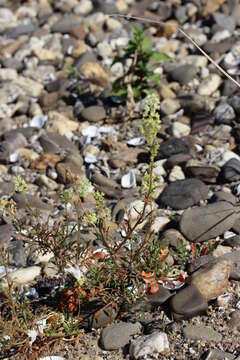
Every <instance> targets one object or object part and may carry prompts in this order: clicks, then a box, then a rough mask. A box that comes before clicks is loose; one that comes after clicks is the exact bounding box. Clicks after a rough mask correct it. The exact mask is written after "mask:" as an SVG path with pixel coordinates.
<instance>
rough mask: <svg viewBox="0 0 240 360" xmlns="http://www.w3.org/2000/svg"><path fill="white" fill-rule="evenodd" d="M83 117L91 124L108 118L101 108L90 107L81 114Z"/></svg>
mask: <svg viewBox="0 0 240 360" xmlns="http://www.w3.org/2000/svg"><path fill="white" fill-rule="evenodd" d="M81 117H82V118H83V119H84V120H86V121H89V122H98V121H101V120H103V119H105V117H106V112H105V110H104V108H103V107H101V106H96V105H93V106H89V107H87V108H85V109H83V111H82V112H81Z"/></svg>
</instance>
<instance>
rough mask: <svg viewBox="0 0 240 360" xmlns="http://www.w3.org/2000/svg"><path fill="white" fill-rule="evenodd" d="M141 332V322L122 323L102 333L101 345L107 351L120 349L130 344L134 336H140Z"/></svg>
mask: <svg viewBox="0 0 240 360" xmlns="http://www.w3.org/2000/svg"><path fill="white" fill-rule="evenodd" d="M141 331H142V325H141V324H140V323H139V322H136V323H134V324H132V323H125V322H120V323H119V324H114V325H112V326H109V327H107V328H106V329H104V330H103V331H102V333H101V337H100V344H101V346H102V347H103V349H105V350H115V349H120V348H122V347H124V346H125V345H127V344H128V343H129V341H130V340H131V337H132V336H133V335H136V334H140V333H141Z"/></svg>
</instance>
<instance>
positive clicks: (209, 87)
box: [198, 74, 222, 96]
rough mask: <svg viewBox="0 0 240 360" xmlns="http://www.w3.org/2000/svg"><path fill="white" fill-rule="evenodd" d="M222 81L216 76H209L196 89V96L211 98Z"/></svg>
mask: <svg viewBox="0 0 240 360" xmlns="http://www.w3.org/2000/svg"><path fill="white" fill-rule="evenodd" d="M221 83H222V79H221V77H220V76H219V75H218V74H211V75H209V76H208V77H207V78H206V79H204V81H203V82H202V83H201V84H200V85H199V87H198V94H199V95H203V96H211V95H212V94H213V93H214V92H215V91H216V90H217V89H218V88H219V86H220V85H221Z"/></svg>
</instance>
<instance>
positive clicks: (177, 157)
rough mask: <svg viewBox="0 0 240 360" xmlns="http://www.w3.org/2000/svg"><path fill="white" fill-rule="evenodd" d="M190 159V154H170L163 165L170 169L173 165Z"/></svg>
mask: <svg viewBox="0 0 240 360" xmlns="http://www.w3.org/2000/svg"><path fill="white" fill-rule="evenodd" d="M190 159H191V155H190V154H177V155H172V156H170V157H169V158H168V159H167V161H166V163H165V164H164V166H165V167H166V168H167V169H172V168H173V167H174V166H175V165H182V164H185V163H186V162H188V160H190Z"/></svg>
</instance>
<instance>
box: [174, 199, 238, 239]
mask: <svg viewBox="0 0 240 360" xmlns="http://www.w3.org/2000/svg"><path fill="white" fill-rule="evenodd" d="M236 219H237V213H236V207H234V206H233V205H232V204H230V203H228V202H225V201H220V202H217V203H215V204H209V205H206V206H201V207H196V208H193V209H187V210H186V211H184V213H183V215H182V217H181V219H180V230H181V232H182V233H183V235H184V236H185V237H186V238H187V239H188V240H190V241H192V242H203V241H207V240H209V239H213V238H215V237H216V236H219V235H221V234H223V233H224V231H227V230H229V229H231V227H232V226H233V224H234V223H235V221H236Z"/></svg>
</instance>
